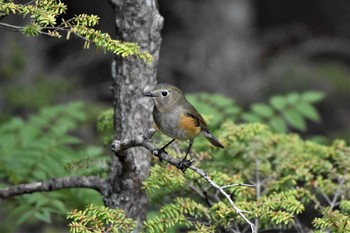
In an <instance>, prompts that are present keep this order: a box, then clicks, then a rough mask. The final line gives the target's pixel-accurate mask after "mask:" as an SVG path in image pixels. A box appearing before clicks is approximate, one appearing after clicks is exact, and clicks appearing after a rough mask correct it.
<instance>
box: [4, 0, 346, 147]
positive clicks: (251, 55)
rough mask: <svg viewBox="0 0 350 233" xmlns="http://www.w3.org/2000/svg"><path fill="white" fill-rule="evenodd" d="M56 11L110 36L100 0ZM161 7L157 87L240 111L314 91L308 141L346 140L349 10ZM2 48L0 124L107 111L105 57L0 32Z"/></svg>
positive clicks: (339, 1)
mask: <svg viewBox="0 0 350 233" xmlns="http://www.w3.org/2000/svg"><path fill="white" fill-rule="evenodd" d="M63 2H65V3H66V4H67V5H68V9H69V11H68V12H67V15H66V18H70V17H72V16H74V15H75V14H78V13H91V14H97V15H99V16H100V17H101V22H100V25H99V29H101V30H102V31H105V32H109V33H110V34H111V35H113V36H115V28H114V21H115V16H114V13H113V9H112V8H111V6H110V5H109V3H108V1H98V0H91V1H86V2H84V3H83V4H82V3H81V2H79V1H67V0H65V1H63ZM159 7H160V12H161V14H162V16H163V17H164V19H165V24H164V28H163V31H162V35H163V41H162V47H161V56H160V62H159V67H158V81H159V82H168V83H172V84H175V85H177V86H179V87H180V88H181V89H183V90H184V91H186V92H199V91H201V92H202V91H205V92H210V93H222V94H224V95H226V96H228V97H232V98H234V99H235V100H236V101H237V103H238V104H239V105H241V106H243V107H244V106H249V104H251V103H255V102H264V101H267V100H268V98H269V97H270V96H271V95H276V94H285V93H288V92H291V91H305V90H318V91H322V92H324V93H325V94H326V98H325V100H323V101H322V103H320V104H318V105H317V107H318V110H319V111H320V113H321V117H322V121H321V122H320V123H317V124H316V123H313V124H311V126H310V127H309V133H310V134H322V135H326V136H327V137H328V138H331V139H332V138H339V137H340V138H344V139H347V141H350V140H349V138H350V136H349V132H350V125H349V122H350V103H349V102H350V72H349V69H350V68H349V67H350V38H349V37H350V14H349V12H350V1H348V0H309V1H303V0H284V1H279V0H250V1H249V0H221V1H209V0H200V1H199V0H191V1H190V0H177V1H170V0H168V1H159ZM2 22H7V23H13V24H20V25H21V24H23V19H21V18H19V17H13V16H9V17H6V18H4V19H3V20H2ZM0 43H1V45H2V46H1V50H0V77H1V78H0V108H1V118H0V120H1V119H6V118H8V117H9V116H11V115H13V114H23V115H25V114H27V113H29V112H31V110H32V109H36V108H37V107H40V106H42V105H47V104H52V103H59V102H67V101H70V100H77V99H78V100H83V101H85V100H87V101H91V102H98V103H102V104H105V105H106V106H111V104H112V98H111V97H112V95H111V93H110V90H109V85H110V79H111V75H110V64H111V61H112V59H113V55H112V54H104V53H103V52H98V51H95V50H94V49H90V50H84V49H82V47H83V42H82V41H81V40H79V39H74V38H71V39H70V40H69V41H67V40H65V39H64V38H62V39H52V38H48V37H35V38H29V37H26V36H23V35H21V34H19V33H14V32H9V31H0Z"/></svg>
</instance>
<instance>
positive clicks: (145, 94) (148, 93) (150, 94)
mask: <svg viewBox="0 0 350 233" xmlns="http://www.w3.org/2000/svg"><path fill="white" fill-rule="evenodd" d="M143 96H146V97H156V96H155V95H154V94H153V93H152V92H146V93H143Z"/></svg>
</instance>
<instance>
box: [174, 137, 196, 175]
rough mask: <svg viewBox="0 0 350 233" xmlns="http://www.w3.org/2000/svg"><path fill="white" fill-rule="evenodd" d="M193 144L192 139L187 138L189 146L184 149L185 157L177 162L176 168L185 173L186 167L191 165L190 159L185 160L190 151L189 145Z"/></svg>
mask: <svg viewBox="0 0 350 233" xmlns="http://www.w3.org/2000/svg"><path fill="white" fill-rule="evenodd" d="M192 144H193V139H190V140H189V146H188V148H187V151H186V155H185V157H184V158H183V159H182V160H181V161H180V162H179V164H178V165H177V166H176V167H177V168H178V169H180V170H182V172H183V173H185V171H186V169H187V168H188V167H189V166H191V164H192V161H191V160H187V155H188V154H189V153H190V150H191V147H192Z"/></svg>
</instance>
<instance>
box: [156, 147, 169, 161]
mask: <svg viewBox="0 0 350 233" xmlns="http://www.w3.org/2000/svg"><path fill="white" fill-rule="evenodd" d="M155 151H156V153H157V157H158V159H159V162H163V159H162V158H161V157H160V154H161V153H162V152H163V153H165V154H168V152H166V151H165V150H164V148H160V149H156V150H155Z"/></svg>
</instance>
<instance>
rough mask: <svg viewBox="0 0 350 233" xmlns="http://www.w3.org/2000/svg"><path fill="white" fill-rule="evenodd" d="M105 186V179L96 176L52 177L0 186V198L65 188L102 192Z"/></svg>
mask: <svg viewBox="0 0 350 233" xmlns="http://www.w3.org/2000/svg"><path fill="white" fill-rule="evenodd" d="M105 187H107V184H106V181H105V180H104V179H102V178H100V177H97V176H79V177H62V178H53V179H50V180H46V181H41V182H35V183H30V184H19V185H14V186H10V187H7V188H2V189H0V199H6V198H11V197H14V196H18V195H23V194H28V193H34V192H50V191H54V190H59V189H66V188H90V189H95V190H96V191H99V192H101V193H103V192H104V190H105Z"/></svg>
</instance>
